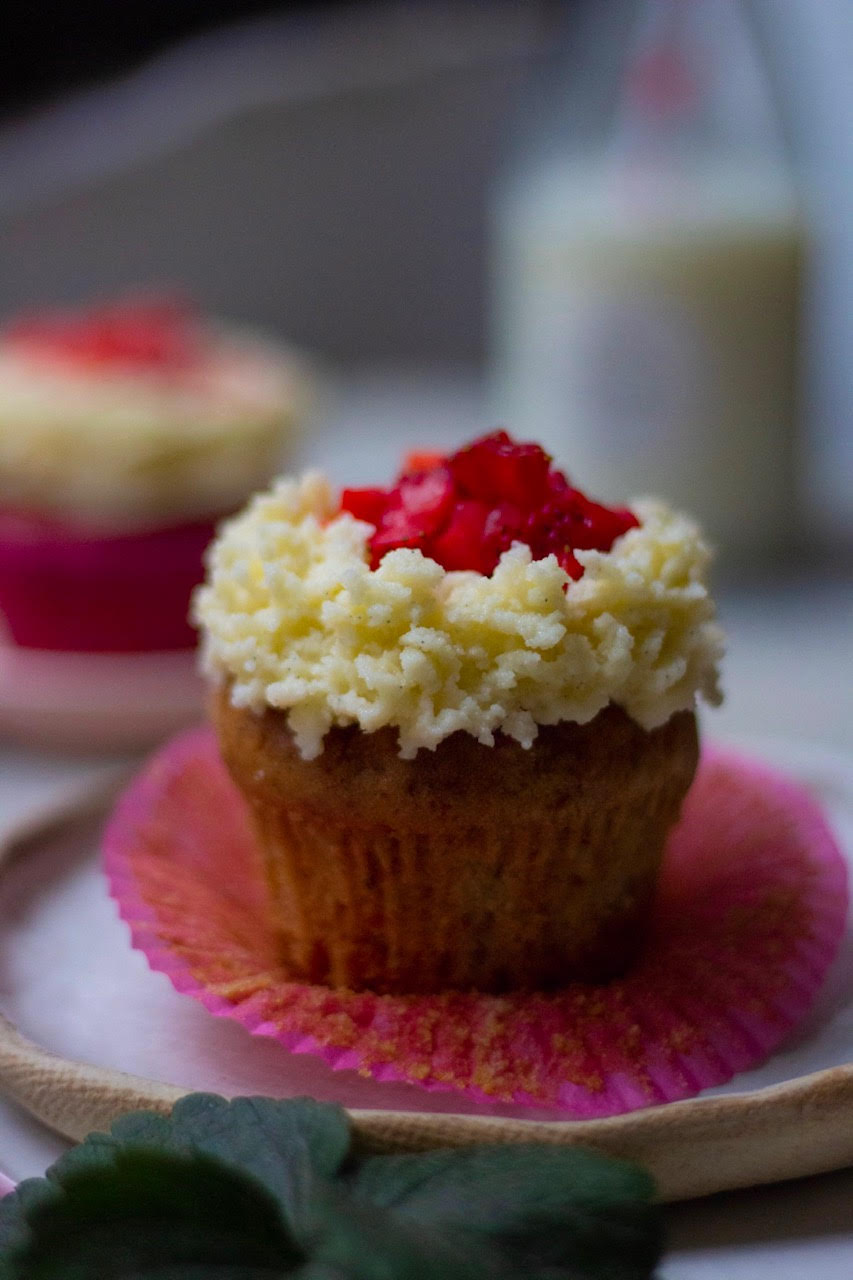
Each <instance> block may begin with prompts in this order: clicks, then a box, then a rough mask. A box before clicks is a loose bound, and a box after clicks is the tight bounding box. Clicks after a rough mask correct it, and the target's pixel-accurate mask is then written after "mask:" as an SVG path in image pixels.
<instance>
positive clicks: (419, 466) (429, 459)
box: [403, 449, 444, 473]
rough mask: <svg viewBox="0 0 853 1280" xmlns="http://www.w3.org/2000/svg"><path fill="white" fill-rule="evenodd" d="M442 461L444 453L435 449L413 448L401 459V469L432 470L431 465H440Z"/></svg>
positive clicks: (408, 470) (405, 470) (406, 470)
mask: <svg viewBox="0 0 853 1280" xmlns="http://www.w3.org/2000/svg"><path fill="white" fill-rule="evenodd" d="M442 462H444V454H443V453H439V452H438V450H437V449H415V450H414V451H413V452H412V453H407V454H406V456H405V458H404V459H403V471H404V473H406V472H410V471H432V469H433V467H438V466H440V465H441V463H442Z"/></svg>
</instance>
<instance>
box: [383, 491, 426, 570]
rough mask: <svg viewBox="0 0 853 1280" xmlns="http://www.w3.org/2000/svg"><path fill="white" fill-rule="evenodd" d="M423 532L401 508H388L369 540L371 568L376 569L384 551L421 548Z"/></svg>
mask: <svg viewBox="0 0 853 1280" xmlns="http://www.w3.org/2000/svg"><path fill="white" fill-rule="evenodd" d="M423 542H424V534H423V530H422V529H421V528H420V526H419V525H418V524H417V522H416V521H413V520H412V518H411V516H410V515H409V514H408V512H407V511H406V510H405V509H404V508H403V507H401V506H396V507H389V508H388V510H387V511H385V513H384V514H383V516H382V518H381V520H380V521H379V525H378V527H377V529H376V532H375V533H374V535H373V537H372V538H371V539H370V551H371V567H372V568H374V569H375V568H376V566H377V564H378V563H379V561H380V560H381V559H382V557H383V556H384V555H385V553H386V551H396V550H397V549H398V548H399V547H410V548H415V547H422V546H423Z"/></svg>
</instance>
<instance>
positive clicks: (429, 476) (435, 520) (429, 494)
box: [391, 466, 454, 534]
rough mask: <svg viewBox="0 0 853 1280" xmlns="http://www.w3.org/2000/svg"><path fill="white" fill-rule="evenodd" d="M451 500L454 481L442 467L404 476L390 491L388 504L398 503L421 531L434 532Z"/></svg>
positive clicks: (445, 514) (447, 511)
mask: <svg viewBox="0 0 853 1280" xmlns="http://www.w3.org/2000/svg"><path fill="white" fill-rule="evenodd" d="M453 499H454V492H453V481H452V479H451V477H450V472H449V471H448V469H447V467H444V466H440V467H434V468H433V469H432V470H431V471H422V472H419V473H417V474H415V475H405V476H403V478H402V479H401V480H400V481H399V482H398V484H397V486H396V488H394V489H392V491H391V503H392V504H395V502H398V503H399V505H400V506H402V507H403V509H404V510H405V511H406V512H407V514H408V515H409V517H410V518H411V520H412V523H413V524H414V523H416V524H417V525H418V527H419V528H420V530H421V532H422V533H424V534H430V533H435V532H436V530H438V529H439V528H440V527H441V526H442V525H443V524H444V522H445V520H446V519H447V518H448V516H449V515H450V511H451V508H452V506H453Z"/></svg>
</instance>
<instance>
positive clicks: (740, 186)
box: [493, 160, 804, 563]
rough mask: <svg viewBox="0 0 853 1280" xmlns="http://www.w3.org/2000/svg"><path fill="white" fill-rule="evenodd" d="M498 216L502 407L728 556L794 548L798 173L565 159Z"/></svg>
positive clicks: (607, 486) (604, 489)
mask: <svg viewBox="0 0 853 1280" xmlns="http://www.w3.org/2000/svg"><path fill="white" fill-rule="evenodd" d="M496 212H497V216H496V240H495V251H496V252H495V262H494V267H495V298H494V301H495V312H494V318H495V334H494V337H495V356H496V366H495V395H494V404H493V409H494V411H495V413H496V416H497V418H498V419H500V420H501V421H504V422H506V423H507V424H508V425H509V427H510V429H511V430H512V431H513V432H514V433H515V434H517V435H519V436H521V437H522V438H524V437H528V438H533V439H538V440H541V441H542V442H543V443H545V444H546V446H547V447H549V448H550V450H551V451H552V452H553V453H554V454H555V455H556V457H557V458H558V459H559V460H560V461H561V462H562V463H563V464H564V465H565V467H566V469H567V471H568V473H569V475H570V476H574V477H576V478H577V482H578V484H579V485H580V486H581V487H584V488H586V489H587V490H588V491H589V492H590V493H591V494H593V495H596V496H600V497H603V498H605V499H611V500H613V499H624V498H626V497H628V496H631V495H637V494H645V493H656V494H659V495H661V496H663V497H666V498H667V499H668V500H670V501H672V502H674V503H676V504H678V505H681V506H683V507H684V508H685V509H687V510H689V511H691V512H692V513H694V514H695V515H696V516H697V517H698V518H699V519H700V521H701V522H702V524H703V525H704V526H705V528H706V530H707V531H708V533H709V535H710V536H711V538H712V540H714V541H715V542H716V543H717V544H718V545H719V547H720V549H721V550H722V551H724V552H725V553H726V556H727V558H728V560H729V562H730V563H731V562H734V561H738V560H746V559H750V558H752V557H753V556H754V555H755V554H756V553H759V554H760V553H764V552H767V551H770V550H772V549H774V548H778V547H779V546H781V545H784V543H785V541H786V539H787V538H788V537H789V536H790V534H791V532H792V526H793V519H794V514H793V503H794V493H793V487H794V477H793V452H794V434H795V423H796V416H797V413H796V382H797V379H796V363H797V349H798V343H797V325H798V316H799V309H800V293H801V288H800V281H801V266H802V257H803V247H804V246H803V233H802V228H801V224H800V222H799V220H798V217H797V213H796V210H795V207H794V205H793V201H792V198H791V188H790V185H789V182H788V179H787V175H786V173H785V171H784V169H782V168H781V167H780V168H779V169H777V168H776V167H775V166H773V165H771V164H766V165H762V162H761V161H759V163H758V165H757V166H754V167H750V166H749V165H747V164H744V165H743V167H738V166H737V165H736V164H735V163H730V162H728V161H727V162H726V164H725V167H712V166H710V165H707V166H704V167H697V168H693V169H689V168H680V169H679V170H675V169H673V168H670V169H661V170H658V171H654V170H652V169H651V168H649V167H638V168H636V169H634V170H631V169H629V168H628V167H626V166H622V165H620V166H616V167H614V166H612V165H609V164H608V163H607V162H606V161H605V160H602V161H601V162H600V163H599V164H593V163H587V164H580V163H578V162H572V161H557V160H555V161H553V162H552V163H551V164H550V165H549V166H547V167H544V168H540V169H539V170H538V172H536V173H534V174H533V175H532V176H531V177H529V178H528V179H526V180H525V181H524V182H521V181H518V182H516V183H515V184H514V185H513V186H512V187H510V188H508V189H506V190H505V191H504V195H503V200H502V203H501V204H500V205H499V206H498V208H497V211H496Z"/></svg>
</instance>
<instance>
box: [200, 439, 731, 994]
mask: <svg viewBox="0 0 853 1280" xmlns="http://www.w3.org/2000/svg"><path fill="white" fill-rule="evenodd" d="M707 563H708V551H707V548H706V546H705V544H704V542H703V541H702V538H701V536H700V534H699V531H698V530H697V528H696V527H695V525H693V524H692V523H691V522H690V521H689V520H688V519H687V518H686V517H684V516H682V515H679V514H677V513H674V512H673V511H671V510H669V509H668V508H667V507H666V506H665V505H663V504H662V503H659V502H654V501H640V502H636V503H632V504H631V507H630V509H628V508H625V509H618V510H616V509H611V508H607V507H604V506H602V505H600V504H598V503H595V502H593V501H591V500H590V499H589V498H587V497H586V496H585V495H584V494H583V493H582V492H580V491H579V490H578V489H576V488H575V487H574V486H573V485H572V484H570V483H569V481H568V480H567V479H566V477H565V476H564V475H563V474H562V472H561V471H559V470H558V469H557V468H556V467H554V466H553V465H552V463H551V459H550V458H549V457H548V455H547V454H545V453H544V451H543V450H542V449H540V448H539V447H538V446H536V445H532V444H517V443H515V442H514V441H512V440H511V439H510V437H509V436H508V435H507V434H506V433H505V432H497V433H494V434H493V435H490V436H486V437H483V438H482V439H480V440H477V441H475V442H474V443H473V444H470V445H468V446H467V447H465V448H463V449H460V450H459V451H458V452H457V453H455V454H453V455H452V456H449V457H439V456H437V455H417V456H414V457H412V458H410V459H409V460H408V462H407V464H406V466H405V467H404V470H403V472H402V474H401V475H400V477H399V478H398V480H397V482H396V484H395V485H394V486H393V487H392V488H390V489H382V488H375V489H358V490H344V492H343V493H342V494H341V495H336V494H335V493H334V492H333V491H332V489H331V488H330V486H329V484H328V483H327V482H326V481H325V480H324V479H323V477H321V476H320V475H318V474H308V475H306V476H304V477H302V478H301V479H285V480H282V481H280V482H279V483H277V484H276V485H275V487H274V488H273V489H272V490H271V491H270V492H268V493H265V494H262V495H260V496H257V497H255V498H254V499H253V500H252V502H251V503H250V504H249V506H248V507H247V509H246V510H245V511H244V512H243V513H242V514H241V515H239V516H237V517H236V518H234V519H233V520H231V521H229V522H227V523H226V524H225V525H224V527H223V528H222V530H221V532H220V535H219V537H218V539H217V540H216V542H215V543H214V544H213V545H212V547H211V549H210V551H209V553H208V576H207V582H206V584H205V585H204V586H203V587H202V588H201V589H200V590H199V592H198V593H197V596H196V600H195V616H196V619H197V622H198V623H199V625H200V627H201V630H202V635H203V646H202V653H203V666H204V670H205V671H206V673H207V675H208V676H209V677H211V678H212V680H213V682H214V686H215V688H214V693H213V697H212V707H213V717H214V721H215V725H216V728H217V731H218V736H219V740H220V744H221V750H222V755H223V758H224V760H225V763H226V765H227V767H228V769H229V771H230V773H231V775H232V777H233V779H234V781H235V783H236V785H237V786H238V788H239V789H240V791H241V792H242V793H243V795H244V796H245V798H246V800H247V802H248V806H249V809H250V812H251V815H252V820H253V822H254V826H255V829H256V832H257V837H258V843H259V848H260V850H261V852H262V855H263V858H264V861H265V867H266V879H267V883H268V889H269V901H270V908H271V911H272V912H273V914H274V919H275V923H276V927H277V932H278V934H279V936H280V939H281V958H282V962H283V963H284V964H285V965H286V967H287V969H288V971H289V972H290V973H292V975H293V976H294V977H295V978H300V979H304V980H308V981H311V982H316V983H323V984H328V985H332V986H336V987H348V988H352V989H356V990H373V991H377V992H391V993H397V992H401V993H402V992H434V991H441V990H452V989H478V990H483V991H501V990H508V989H517V988H527V989H538V988H545V987H552V986H555V985H562V984H565V983H566V982H568V981H571V980H575V979H582V980H603V979H606V978H608V977H611V976H614V975H615V974H617V973H619V972H621V971H623V970H624V969H625V967H626V966H627V965H628V964H629V963H630V962H631V959H632V957H633V956H634V955H635V953H636V950H637V948H638V946H639V945H640V944H641V941H642V936H643V927H644V924H645V922H646V920H647V919H648V915H649V907H650V903H651V900H652V897H653V894H654V891H655V884H656V878H657V873H658V869H659V865H660V861H661V857H662V853H663V849H664V844H665V841H666V837H667V833H668V832H669V830H670V828H671V827H672V825H673V823H674V822H675V821H676V819H677V818H678V814H679V810H680V807H681V803H682V800H683V798H684V796H685V794H686V792H687V789H688V787H689V786H690V783H691V780H692V778H693V774H694V771H695V768H696V763H697V756H698V743H697V731H696V720H695V703H696V699H697V696H702V697H704V698H705V699H706V700H707V701H709V702H711V703H716V702H717V701H718V700H719V693H718V687H717V663H718V660H719V657H720V654H721V647H722V646H721V638H720V634H719V631H718V629H717V627H716V626H715V624H714V622H713V613H714V609H713V604H712V602H711V599H710V597H709V594H708V590H707V587H706V584H705V580H704V579H705V571H706V567H707Z"/></svg>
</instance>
